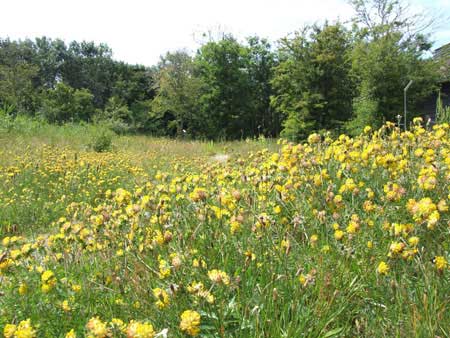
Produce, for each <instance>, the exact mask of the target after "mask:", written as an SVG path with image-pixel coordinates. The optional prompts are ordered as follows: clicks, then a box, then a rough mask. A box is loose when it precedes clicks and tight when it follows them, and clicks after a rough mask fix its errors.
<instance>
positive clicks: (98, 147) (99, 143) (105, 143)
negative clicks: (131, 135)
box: [89, 129, 115, 153]
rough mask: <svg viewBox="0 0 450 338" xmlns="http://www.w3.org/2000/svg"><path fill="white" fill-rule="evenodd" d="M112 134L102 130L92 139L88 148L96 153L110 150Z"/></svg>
mask: <svg viewBox="0 0 450 338" xmlns="http://www.w3.org/2000/svg"><path fill="white" fill-rule="evenodd" d="M114 135H115V134H114V133H113V132H112V131H110V130H108V129H103V130H101V131H100V132H99V133H97V134H95V135H94V136H93V137H92V140H91V143H90V145H89V146H90V148H91V149H92V150H94V151H96V152H97V153H104V152H107V151H110V150H112V140H113V137H114Z"/></svg>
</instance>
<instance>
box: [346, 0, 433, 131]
mask: <svg viewBox="0 0 450 338" xmlns="http://www.w3.org/2000/svg"><path fill="white" fill-rule="evenodd" d="M353 4H354V6H355V9H356V13H357V16H356V18H355V20H354V21H355V22H356V23H358V24H359V26H358V27H355V33H356V34H355V36H356V37H355V40H356V41H355V47H354V49H353V56H352V59H353V66H352V72H353V75H354V77H355V79H357V86H358V91H357V95H356V97H355V100H354V116H353V119H352V121H351V122H349V123H348V125H347V127H348V130H349V131H350V132H351V133H354V134H357V133H359V132H361V130H362V129H363V128H364V126H365V125H372V126H373V127H378V126H380V125H381V124H382V122H383V120H388V121H396V116H397V115H398V114H400V113H401V112H402V110H403V88H404V87H405V86H406V84H407V83H408V82H409V80H413V81H414V85H413V86H412V87H411V88H410V90H409V95H408V96H409V98H410V102H409V104H408V106H409V107H410V108H411V110H412V111H413V112H414V111H415V110H417V108H418V107H419V104H420V103H421V101H423V100H424V99H425V98H426V97H427V96H428V95H429V94H430V93H431V92H432V91H433V89H434V88H435V84H436V80H437V76H438V72H437V63H435V62H433V61H432V60H430V59H426V58H424V53H425V52H426V51H428V50H429V49H430V47H431V44H430V43H429V42H428V40H427V37H426V36H424V35H423V34H422V33H421V32H420V27H419V28H417V27H416V28H415V27H414V23H415V21H414V18H415V17H414V16H406V15H405V9H404V7H403V6H402V4H401V2H399V1H396V0H364V1H363V0H358V1H353ZM414 32H415V33H414ZM415 113H416V114H417V113H418V112H417V111H415ZM404 122H405V121H404ZM406 124H408V121H406Z"/></svg>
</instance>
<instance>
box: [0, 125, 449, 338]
mask: <svg viewBox="0 0 450 338" xmlns="http://www.w3.org/2000/svg"><path fill="white" fill-rule="evenodd" d="M20 123H22V124H20ZM102 133H103V131H102V130H101V128H99V127H94V126H77V125H68V126H62V127H55V126H48V125H42V124H39V123H37V122H36V124H30V122H29V121H28V122H27V121H22V122H20V121H16V122H15V124H14V125H13V124H11V125H8V126H7V127H3V129H2V127H0V145H1V147H0V206H1V208H0V332H2V333H3V334H4V336H5V337H22V338H24V337H69V338H70V337H72V338H73V337H95V338H102V337H136V338H138V337H141V338H142V337H188V336H198V337H242V338H247V337H268V338H269V337H450V269H449V264H448V262H449V259H450V257H449V255H450V216H449V215H450V213H449V204H450V190H449V186H450V184H449V181H450V135H449V133H450V128H449V126H448V125H437V126H434V127H433V129H432V130H425V129H424V128H422V127H421V126H420V121H416V124H415V126H414V127H413V128H412V129H411V130H410V131H408V132H406V133H401V132H400V131H399V130H398V129H396V128H395V127H394V126H393V125H386V126H384V127H383V128H382V129H380V130H378V131H372V130H370V129H369V128H367V129H366V130H365V133H364V134H363V135H361V136H359V137H357V138H353V139H352V138H349V137H346V136H340V137H339V138H337V139H331V138H329V137H320V136H319V135H315V134H314V135H311V136H310V137H309V138H308V142H305V143H303V144H298V145H296V144H291V143H288V142H286V141H279V142H278V143H276V142H275V141H272V140H265V139H259V140H251V141H242V142H228V143H212V142H194V141H188V140H184V141H183V140H181V141H177V140H167V139H156V138H150V137H143V136H114V137H113V139H112V142H113V143H112V148H111V149H110V150H108V151H105V152H95V151H93V150H92V144H93V143H95V140H96V139H98V137H99V135H101V134H102Z"/></svg>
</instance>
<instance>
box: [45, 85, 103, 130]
mask: <svg viewBox="0 0 450 338" xmlns="http://www.w3.org/2000/svg"><path fill="white" fill-rule="evenodd" d="M92 101H93V95H92V94H91V93H90V92H89V91H88V90H87V89H74V88H72V87H70V86H69V85H67V84H65V83H62V82H61V83H58V84H57V85H56V87H55V89H50V90H48V91H47V93H46V95H45V97H44V99H43V105H42V110H41V112H40V113H41V114H42V116H43V117H45V118H46V119H47V120H48V121H49V122H51V123H64V122H78V121H88V120H90V118H91V116H92V115H93V113H94V106H93V102H92Z"/></svg>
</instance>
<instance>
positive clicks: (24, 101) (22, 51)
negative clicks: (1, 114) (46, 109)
mask: <svg viewBox="0 0 450 338" xmlns="http://www.w3.org/2000/svg"><path fill="white" fill-rule="evenodd" d="M33 56H34V55H33V46H32V44H31V42H30V41H29V40H27V41H25V42H15V41H10V40H9V39H6V40H0V102H1V103H2V104H3V105H8V106H11V107H14V110H15V111H18V112H21V113H28V112H32V111H33V110H34V109H35V107H36V106H37V105H38V102H37V101H38V98H37V91H36V88H35V85H34V83H35V81H36V77H37V75H38V72H39V68H38V67H37V66H36V65H34V64H33Z"/></svg>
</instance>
